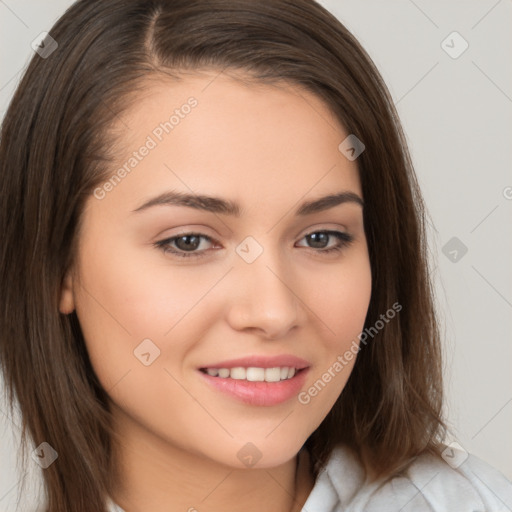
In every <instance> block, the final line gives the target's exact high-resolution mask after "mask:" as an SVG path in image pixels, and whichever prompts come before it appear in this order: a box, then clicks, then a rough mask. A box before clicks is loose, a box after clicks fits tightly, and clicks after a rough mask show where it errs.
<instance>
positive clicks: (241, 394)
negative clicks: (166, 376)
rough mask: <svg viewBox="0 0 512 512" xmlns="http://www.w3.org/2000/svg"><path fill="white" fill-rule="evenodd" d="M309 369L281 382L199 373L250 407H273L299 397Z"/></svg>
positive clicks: (217, 387)
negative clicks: (254, 380)
mask: <svg viewBox="0 0 512 512" xmlns="http://www.w3.org/2000/svg"><path fill="white" fill-rule="evenodd" d="M307 372H308V369H307V368H304V369H302V370H300V371H299V372H297V373H296V374H295V375H294V376H293V377H292V378H291V379H286V380H281V381H279V382H251V381H248V380H241V379H240V380H238V379H232V378H230V377H227V378H222V377H212V376H211V375H208V374H207V373H203V372H202V371H199V373H200V374H201V375H202V377H203V378H204V379H206V381H207V382H208V383H209V384H210V385H211V386H213V387H214V388H216V389H218V390H219V391H222V392H223V393H226V394H227V395H230V396H232V397H233V398H235V399H237V400H240V401H241V402H244V403H246V404H250V405H262V406H272V405H278V404H281V403H283V402H286V401H288V400H290V399H291V398H293V397H294V396H297V395H298V394H299V392H300V390H301V388H302V386H303V385H304V381H305V379H306V374H307Z"/></svg>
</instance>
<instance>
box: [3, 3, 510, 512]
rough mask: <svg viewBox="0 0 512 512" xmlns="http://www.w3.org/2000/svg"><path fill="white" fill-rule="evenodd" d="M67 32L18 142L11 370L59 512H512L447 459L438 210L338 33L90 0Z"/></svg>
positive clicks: (354, 48) (457, 458) (33, 66)
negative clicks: (433, 223) (429, 249)
mask: <svg viewBox="0 0 512 512" xmlns="http://www.w3.org/2000/svg"><path fill="white" fill-rule="evenodd" d="M50 34H51V37H52V39H53V40H54V41H55V43H56V44H55V43H54V42H52V40H50V39H49V38H48V39H47V40H46V41H45V42H43V43H42V47H43V48H53V51H51V52H50V51H47V52H46V54H45V55H44V58H41V57H40V56H39V55H36V56H35V57H34V59H33V60H32V61H31V63H30V65H29V67H28V70H27V72H26V74H25V76H24V78H23V80H22V82H21V83H20V85H19V87H18V89H17V91H16V94H15V96H14V98H13V100H12V103H11V105H10V107H9V110H8V112H7V114H6V117H5V121H4V124H3V127H2V141H1V146H0V162H1V163H0V165H1V167H0V179H1V194H2V203H1V205H2V206H1V213H0V229H1V231H2V233H4V241H3V244H2V249H1V253H0V254H1V262H2V265H1V274H0V275H1V280H0V286H1V288H2V289H3V290H4V294H5V300H4V301H3V303H2V313H1V317H0V318H1V325H0V332H1V333H2V336H1V345H0V347H1V360H2V367H3V372H4V376H5V381H6V384H7V387H8V390H9V392H10V399H11V403H13V402H14V400H16V401H17V402H18V403H19V407H20V410H21V411H22V417H23V422H24V427H25V428H26V431H27V433H28V435H29V436H30V439H31V440H32V441H33V442H34V446H35V447H36V449H35V451H34V453H33V454H32V455H33V458H34V460H36V461H37V462H38V463H39V465H40V466H41V467H42V468H43V469H42V472H43V477H44V481H45V490H46V494H47V500H46V504H45V506H46V510H48V511H51V512H57V511H58V512H61V511H62V512H64V511H70V510H73V511H76V512H81V511H83V512H85V511H88V512H90V511H91V510H94V511H122V510H124V511H126V512H132V511H142V510H144V511H145V510H151V511H152V512H159V511H163V510H165V511H174V510H176V511H177V510H189V511H194V510H199V511H201V510H213V511H215V510H222V511H230V510H239V509H240V508H243V509H244V510H246V511H251V510H265V511H267V512H284V511H300V510H304V511H313V510H315V511H316V510H318V511H320V510H325V511H327V510H353V511H363V510H364V511H369V510H379V511H380V510H390V511H391V510H415V511H420V510H443V511H444V510H488V511H498V510H502V509H503V504H506V505H507V506H509V507H510V506H512V484H511V483H510V482H508V481H507V480H506V479H505V477H503V476H502V475H501V474H500V473H499V472H498V471H496V470H494V469H493V468H491V467H489V466H488V465H487V464H485V463H484V462H482V461H480V460H479V459H477V458H476V457H474V456H468V455H467V454H466V453H465V452H462V451H460V450H457V447H456V446H453V445H452V446H446V445H444V444H443V439H444V438H445V435H446V426H445V424H444V422H443V419H442V416H441V409H442V382H441V361H440V340H439V333H438V325H437V320H436V316H435V311H434V308H433V300H432V290H431V283H430V278H429V274H428V266H427V258H426V246H425V231H424V212H423V205H422V199H421V194H420V191H419V189H418V185H417V182H416V178H415V175H414V172H413V169H412V165H411V162H410V158H409V155H408V152H407V148H406V144H405V141H404V137H403V135H402V132H401V128H400V125H399V121H398V118H397V115H396V112H395V110H394V108H393V105H392V102H391V99H390V97H389V94H388V92H387V90H386V87H385V85H384V84H383V82H382V80H381V78H380V76H379V74H378V72H377V71H376V69H375V67H374V65H373V64H372V62H371V60H370V58H369V57H368V56H367V54H366V53H365V52H364V50H363V49H362V48H361V47H360V45H359V44H358V43H357V41H356V40H355V39H354V38H353V36H351V35H350V34H349V33H348V31H347V30H346V29H345V28H344V27H343V26H342V25H341V24H340V23H339V21H337V20H336V19H335V18H334V17H333V16H332V15H330V14H329V13H328V12H327V11H326V10H325V9H323V8H322V7H321V6H319V5H318V4H316V3H315V2H313V1H311V0H299V1H295V0H294V1H291V0H275V1H272V2H253V1H250V0H210V1H194V2H190V1H186V0H181V1H178V0H176V1H166V0H149V1H147V0H144V1H143V0H128V1H126V0H122V1H121V0H108V1H101V2H100V1H91V0H87V1H85V0H81V1H78V2H76V3H75V4H74V5H73V6H72V7H71V8H70V9H69V10H68V11H67V12H66V13H65V14H64V15H63V16H62V18H61V19H60V20H58V21H57V23H56V24H55V26H54V27H53V28H52V30H51V31H50ZM41 84H44V87H42V86H41Z"/></svg>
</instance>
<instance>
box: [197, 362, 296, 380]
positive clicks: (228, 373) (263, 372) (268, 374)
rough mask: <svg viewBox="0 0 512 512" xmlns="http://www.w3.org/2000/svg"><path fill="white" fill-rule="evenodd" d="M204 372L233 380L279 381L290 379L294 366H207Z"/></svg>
mask: <svg viewBox="0 0 512 512" xmlns="http://www.w3.org/2000/svg"><path fill="white" fill-rule="evenodd" d="M206 373H207V374H208V375H210V376H212V377H220V378H222V379H226V378H228V377H230V378H232V379H235V380H248V381H249V382H279V381H280V380H287V379H291V378H292V377H293V376H294V375H295V374H296V369H295V368H289V367H288V366H283V367H275V368H255V367H250V368H243V367H241V366H237V367H235V368H207V369H206Z"/></svg>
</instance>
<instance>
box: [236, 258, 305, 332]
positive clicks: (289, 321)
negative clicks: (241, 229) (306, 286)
mask: <svg viewBox="0 0 512 512" xmlns="http://www.w3.org/2000/svg"><path fill="white" fill-rule="evenodd" d="M231 283H233V284H232V286H233V290H232V293H230V294H229V311H228V323H229V324H230V326H231V327H232V328H233V329H235V330H238V331H247V332H250V331H254V332H256V333H258V334H259V335H260V336H263V337H265V338H266V339H278V338H283V337H285V336H286V334H287V333H288V332H289V331H290V330H292V329H293V328H295V327H297V326H298V325H299V324H300V323H301V321H302V320H303V318H304V317H303V315H304V309H303V303H302V301H301V298H300V286H299V283H298V281H297V279H296V278H295V277H294V276H293V275H292V271H291V269H290V268H288V270H286V271H285V269H284V265H283V264H282V263H281V264H280V263H279V262H278V260H277V258H274V257H271V256H270V255H269V251H264V252H263V254H262V255H261V256H260V257H259V258H258V259H257V260H256V261H254V262H253V263H250V264H248V263H246V262H245V261H242V260H239V261H238V262H237V263H236V265H235V268H234V269H233V272H232V281H231Z"/></svg>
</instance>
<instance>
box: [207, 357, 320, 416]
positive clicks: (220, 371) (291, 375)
mask: <svg viewBox="0 0 512 512" xmlns="http://www.w3.org/2000/svg"><path fill="white" fill-rule="evenodd" d="M309 366H310V364H309V363H308V361H306V360H304V359H301V358H298V357H296V356H293V355H289V354H285V355H280V356H273V357H267V356H252V357H244V358H239V359H232V360H229V361H217V362H215V363H213V364H209V365H208V366H204V367H201V368H199V371H200V374H201V376H202V377H203V378H204V379H205V380H206V382H207V383H208V384H209V385H210V386H212V387H213V388H214V389H216V390H218V391H221V392H223V393H224V394H227V395H228V396H230V397H232V398H235V399H236V400H238V401H242V402H244V403H246V404H251V405H259V406H272V405H277V404H280V403H283V402H285V401H287V400H289V399H290V398H292V397H293V396H295V395H296V394H297V393H298V392H299V391H300V389H301V387H302V386H303V384H304V380H305V377H306V374H307V372H308V368H309Z"/></svg>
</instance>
